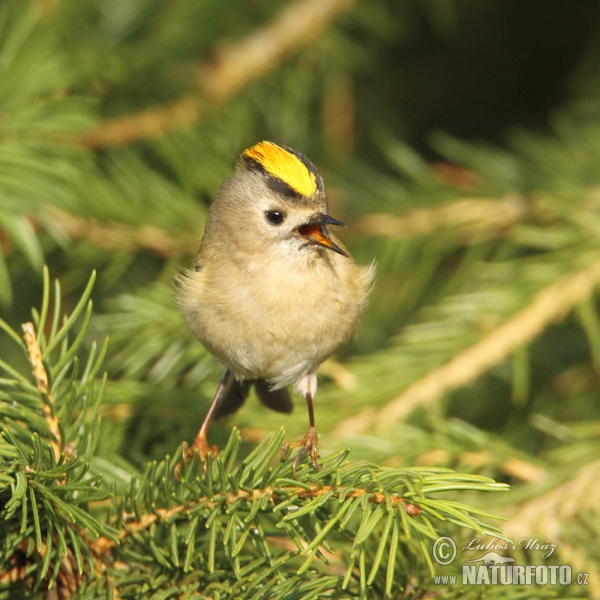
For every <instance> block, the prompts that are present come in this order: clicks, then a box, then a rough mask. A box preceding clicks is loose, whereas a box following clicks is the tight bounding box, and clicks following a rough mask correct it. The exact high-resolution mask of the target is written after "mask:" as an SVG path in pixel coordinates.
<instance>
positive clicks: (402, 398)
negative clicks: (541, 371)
mask: <svg viewBox="0 0 600 600" xmlns="http://www.w3.org/2000/svg"><path fill="white" fill-rule="evenodd" d="M599 284H600V260H597V259H595V260H590V262H589V264H588V266H587V267H585V268H583V269H581V270H579V271H577V272H574V273H571V274H570V275H566V276H563V277H561V278H560V279H559V280H558V281H556V282H554V283H552V284H550V285H549V286H547V287H546V288H544V289H542V290H541V291H540V292H539V293H538V294H537V295H536V297H535V298H534V300H533V301H532V302H531V303H530V304H529V305H528V306H526V307H525V308H524V309H522V310H520V311H519V312H517V314H515V315H514V316H513V317H512V318H510V319H508V320H507V321H505V322H504V323H503V324H502V325H500V326H498V327H497V328H496V329H494V330H493V331H492V332H491V333H490V334H488V335H487V336H486V337H484V338H483V339H482V340H480V341H479V342H477V343H475V344H474V345H473V346H471V347H469V348H467V350H465V351H463V352H461V353H459V354H458V355H457V356H455V357H454V358H452V359H451V360H450V361H449V362H447V363H446V364H445V365H443V366H441V367H439V368H437V369H434V370H432V371H430V372H429V373H428V374H427V375H425V377H423V378H422V379H419V380H418V381H416V382H414V383H412V384H411V385H410V386H409V387H408V388H407V389H406V390H405V391H404V392H403V393H402V394H400V395H399V396H397V397H396V398H394V399H393V400H391V401H390V402H388V403H387V404H385V405H384V406H383V407H382V408H380V409H379V411H377V412H376V413H371V414H368V415H367V414H365V415H363V416H364V417H365V418H364V419H361V424H360V427H361V428H363V430H364V429H366V428H368V427H369V426H370V425H371V424H375V425H376V426H377V427H379V428H382V429H384V428H386V427H389V425H390V424H391V423H394V422H395V421H398V420H402V419H404V418H405V417H406V416H407V415H408V414H410V413H411V412H412V411H413V410H414V409H415V408H416V407H417V406H423V405H427V404H430V403H432V402H435V401H436V400H437V399H438V398H439V397H440V396H442V395H443V394H444V393H446V392H448V391H451V390H454V389H456V388H458V387H460V386H463V385H466V384H468V383H470V382H472V381H473V380H474V379H475V378H476V377H478V376H479V375H481V374H482V373H484V372H485V371H486V370H488V369H489V368H490V367H492V366H494V365H495V364H498V363H499V362H500V361H502V360H504V359H506V358H507V357H508V356H509V355H510V354H511V353H512V352H514V351H515V350H516V349H518V348H519V347H521V346H523V345H525V344H528V343H530V342H531V341H532V340H533V339H534V338H535V337H536V336H538V335H539V334H540V333H541V332H542V331H543V330H544V329H545V328H546V327H548V325H550V324H551V323H553V322H557V321H559V320H560V319H563V318H564V317H565V315H566V314H568V312H569V311H572V310H573V309H575V308H576V307H577V306H578V305H579V304H581V303H583V302H586V301H587V300H589V298H590V297H591V296H592V294H593V293H594V291H595V289H596V287H597V286H598V285H599ZM339 427H341V428H344V430H347V427H346V426H345V425H344V423H343V422H342V423H341V424H340V425H339Z"/></svg>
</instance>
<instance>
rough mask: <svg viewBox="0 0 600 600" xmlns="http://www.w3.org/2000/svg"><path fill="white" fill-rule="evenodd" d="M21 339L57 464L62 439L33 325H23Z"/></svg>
mask: <svg viewBox="0 0 600 600" xmlns="http://www.w3.org/2000/svg"><path fill="white" fill-rule="evenodd" d="M21 327H22V328H23V334H24V335H23V337H24V338H25V344H26V345H27V352H28V354H29V362H30V363H31V366H32V367H33V376H34V378H35V383H36V386H37V389H38V390H39V392H40V394H42V396H44V397H45V398H44V417H45V418H46V421H47V423H48V430H49V431H50V435H51V437H52V439H51V440H50V446H51V447H52V451H53V452H54V458H55V459H56V461H57V462H58V460H59V458H60V453H61V450H60V447H61V444H62V437H61V434H60V428H59V427H58V419H57V418H56V416H55V415H54V413H53V410H52V403H53V399H52V394H51V393H50V391H49V390H48V374H47V373H46V368H45V367H44V363H43V362H42V349H41V348H40V345H39V344H38V341H37V338H36V335H35V326H34V324H33V323H23V325H22V326H21Z"/></svg>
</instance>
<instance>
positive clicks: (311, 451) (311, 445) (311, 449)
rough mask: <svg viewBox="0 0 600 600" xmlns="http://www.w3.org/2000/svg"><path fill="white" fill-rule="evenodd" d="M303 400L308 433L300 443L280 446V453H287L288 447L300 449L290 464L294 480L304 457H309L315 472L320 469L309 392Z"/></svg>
mask: <svg viewBox="0 0 600 600" xmlns="http://www.w3.org/2000/svg"><path fill="white" fill-rule="evenodd" d="M305 398H306V404H307V405H308V425H309V427H308V431H307V432H306V435H305V436H304V437H303V438H302V439H301V440H300V441H298V442H295V443H293V444H284V445H283V446H282V451H283V452H284V453H287V450H288V448H289V447H290V446H299V447H300V449H299V450H298V452H296V456H294V462H293V463H292V474H293V476H294V479H295V478H296V469H297V468H298V465H299V464H300V463H301V462H302V459H303V458H304V457H305V456H308V455H310V461H311V464H312V468H313V469H314V470H315V472H316V471H318V470H319V469H320V468H321V467H320V466H319V463H318V462H317V459H319V458H320V456H319V445H318V435H317V430H316V428H315V412H314V409H313V401H312V394H311V393H310V392H307V394H306V396H305Z"/></svg>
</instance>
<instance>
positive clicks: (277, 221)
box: [265, 210, 285, 225]
mask: <svg viewBox="0 0 600 600" xmlns="http://www.w3.org/2000/svg"><path fill="white" fill-rule="evenodd" d="M265 216H266V217H267V221H269V223H271V225H281V224H282V223H283V221H284V219H285V213H282V212H281V211H279V210H268V211H266V212H265Z"/></svg>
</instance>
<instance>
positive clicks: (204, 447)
mask: <svg viewBox="0 0 600 600" xmlns="http://www.w3.org/2000/svg"><path fill="white" fill-rule="evenodd" d="M196 450H197V451H198V456H199V458H201V459H202V460H204V459H205V458H206V455H207V454H210V455H211V456H216V455H217V454H218V453H219V449H218V448H217V447H216V446H210V445H209V444H208V440H207V439H206V435H201V434H200V433H198V435H197V436H196V438H195V439H194V441H193V442H192V445H191V446H189V445H188V443H187V442H185V441H184V442H181V459H182V460H181V461H180V462H178V463H177V465H175V477H176V478H177V479H180V475H181V468H182V465H185V464H187V463H188V461H190V460H192V458H194V452H195V451H196ZM204 469H205V470H206V465H204Z"/></svg>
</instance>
